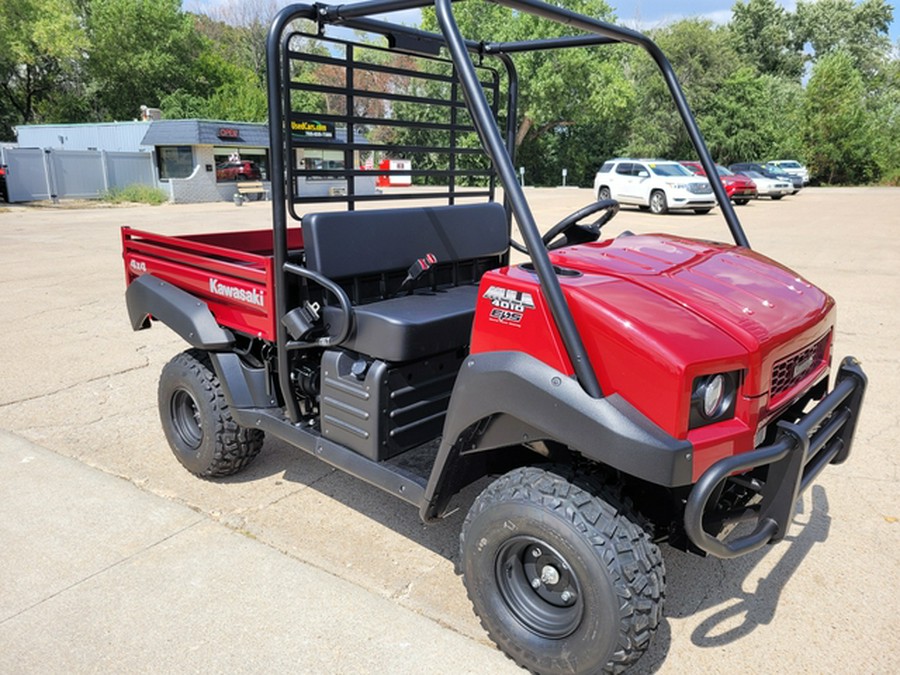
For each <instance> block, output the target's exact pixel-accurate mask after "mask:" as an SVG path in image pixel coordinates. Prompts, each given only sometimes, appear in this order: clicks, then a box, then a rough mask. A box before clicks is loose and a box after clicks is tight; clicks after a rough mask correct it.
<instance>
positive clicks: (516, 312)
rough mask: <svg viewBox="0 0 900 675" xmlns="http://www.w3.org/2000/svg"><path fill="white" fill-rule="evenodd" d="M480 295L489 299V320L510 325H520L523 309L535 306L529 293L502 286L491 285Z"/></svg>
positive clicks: (523, 313)
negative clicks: (490, 306) (490, 307)
mask: <svg viewBox="0 0 900 675" xmlns="http://www.w3.org/2000/svg"><path fill="white" fill-rule="evenodd" d="M482 297H483V298H485V299H487V300H490V301H491V305H493V307H492V309H491V314H490V318H491V321H496V322H498V323H502V324H506V325H510V326H516V327H518V326H519V325H521V323H522V319H523V318H524V316H525V310H526V309H534V308H535V306H534V298H533V297H532V296H531V293H528V292H525V291H515V290H513V289H511V288H503V287H502V286H491V287H490V288H488V289H487V290H486V291H485V292H484V295H483V296H482Z"/></svg>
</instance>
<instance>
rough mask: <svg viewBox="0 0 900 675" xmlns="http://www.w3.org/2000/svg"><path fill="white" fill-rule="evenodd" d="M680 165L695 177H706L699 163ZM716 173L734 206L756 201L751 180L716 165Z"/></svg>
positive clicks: (754, 186)
mask: <svg viewBox="0 0 900 675" xmlns="http://www.w3.org/2000/svg"><path fill="white" fill-rule="evenodd" d="M681 164H682V165H683V166H685V167H686V168H687V169H688V171H692V172H693V173H694V174H695V175H697V176H705V175H706V171H704V169H703V165H701V164H700V162H681ZM716 171H717V172H718V174H719V180H720V181H722V187H724V188H725V194H727V195H728V198H729V199H730V200H731V201H733V202H734V203H735V204H737V205H738V206H743V205H744V204H746V203H747V202H749V201H750V200H751V199H756V197H757V191H756V183H754V182H753V179H752V178H750V177H749V176H743V175H741V174H739V173H735V172H734V171H731V170H729V169H726V168H725V167H724V166H722V165H720V164H716Z"/></svg>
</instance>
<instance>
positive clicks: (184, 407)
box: [169, 389, 203, 450]
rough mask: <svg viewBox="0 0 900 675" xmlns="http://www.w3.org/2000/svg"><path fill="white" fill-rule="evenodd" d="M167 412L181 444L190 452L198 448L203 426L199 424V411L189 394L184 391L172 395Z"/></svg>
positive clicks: (201, 438) (201, 439)
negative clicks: (170, 416)
mask: <svg viewBox="0 0 900 675" xmlns="http://www.w3.org/2000/svg"><path fill="white" fill-rule="evenodd" d="M169 411H170V413H171V415H172V423H173V425H174V426H175V431H176V433H177V434H178V436H179V437H180V438H181V440H182V442H183V443H184V444H185V445H187V447H188V448H190V449H191V450H196V449H197V448H199V447H200V443H201V442H202V441H203V425H202V424H201V423H200V409H199V408H198V407H197V401H195V400H194V397H193V396H192V395H191V393H190V392H189V391H186V390H185V389H179V390H178V391H176V392H175V393H174V394H173V395H172V400H171V402H170V405H169Z"/></svg>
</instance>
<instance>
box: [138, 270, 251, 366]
mask: <svg viewBox="0 0 900 675" xmlns="http://www.w3.org/2000/svg"><path fill="white" fill-rule="evenodd" d="M125 304H126V306H127V307H128V318H129V319H130V320H131V327H132V328H133V329H134V330H141V329H142V328H149V327H150V317H151V316H152V317H153V318H154V319H156V320H158V321H161V322H162V323H164V324H165V325H167V326H168V327H169V328H171V329H172V330H173V331H175V332H176V333H177V334H178V335H180V336H181V337H182V338H183V339H184V340H185V341H186V342H187V343H188V344H189V345H191V346H192V347H196V348H197V349H205V350H207V351H224V350H228V349H230V348H232V347H233V346H234V335H233V334H232V333H231V331H229V330H226V329H225V328H222V327H221V326H220V325H219V324H218V323H217V322H216V318H215V317H214V316H213V314H212V312H210V311H209V306H208V305H207V304H206V303H205V302H203V301H202V300H199V299H197V298H196V297H194V296H193V295H191V294H190V293H187V292H186V291H183V290H181V289H180V288H177V287H176V286H173V285H172V284H170V283H168V282H166V281H163V280H162V279H159V278H158V277H155V276H153V275H152V274H142V275H141V276H139V277H138V278H137V279H135V280H134V281H132V282H131V284H129V286H128V289H127V290H126V291H125Z"/></svg>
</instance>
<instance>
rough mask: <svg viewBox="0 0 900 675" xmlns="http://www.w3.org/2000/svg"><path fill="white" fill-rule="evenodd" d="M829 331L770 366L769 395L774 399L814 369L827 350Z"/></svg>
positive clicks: (823, 358) (822, 359)
mask: <svg viewBox="0 0 900 675" xmlns="http://www.w3.org/2000/svg"><path fill="white" fill-rule="evenodd" d="M830 337H831V334H830V333H829V334H828V335H826V336H825V337H823V338H820V339H819V341H818V342H814V343H813V344H811V345H809V346H808V347H806V348H804V349H801V350H800V351H799V352H796V353H794V354H791V355H790V356H788V357H785V358H783V359H781V361H778V362H777V363H776V364H775V365H774V366H773V367H772V387H771V390H770V395H771V397H772V398H773V399H774V398H776V397H777V396H779V395H780V394H783V393H784V392H786V391H788V390H789V389H790V388H791V387H793V386H794V385H795V384H797V383H798V382H800V380H802V379H803V378H804V377H806V376H807V375H809V374H810V373H811V372H813V371H814V370H816V369H817V368H818V367H819V365H820V364H821V363H822V361H824V360H825V354H826V353H827V351H828V340H829V338H830Z"/></svg>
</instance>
